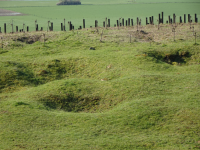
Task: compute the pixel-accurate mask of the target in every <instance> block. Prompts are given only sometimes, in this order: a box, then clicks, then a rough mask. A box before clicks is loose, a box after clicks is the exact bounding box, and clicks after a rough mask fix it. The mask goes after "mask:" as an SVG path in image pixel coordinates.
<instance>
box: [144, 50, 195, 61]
mask: <svg viewBox="0 0 200 150" xmlns="http://www.w3.org/2000/svg"><path fill="white" fill-rule="evenodd" d="M147 54H148V56H150V57H154V58H156V59H157V60H160V61H163V62H166V63H168V64H172V65H177V64H185V63H187V59H188V58H190V57H191V56H192V55H191V54H190V52H188V51H179V50H175V51H172V52H169V53H163V52H159V51H148V52H147Z"/></svg>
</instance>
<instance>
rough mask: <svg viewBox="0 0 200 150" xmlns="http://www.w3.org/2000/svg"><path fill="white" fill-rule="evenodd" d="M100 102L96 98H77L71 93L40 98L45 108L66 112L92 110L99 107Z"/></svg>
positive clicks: (98, 98)
mask: <svg viewBox="0 0 200 150" xmlns="http://www.w3.org/2000/svg"><path fill="white" fill-rule="evenodd" d="M100 100H101V98H100V97H98V96H91V97H89V96H85V97H81V96H77V95H74V94H73V93H66V94H52V95H51V94H50V95H48V96H45V97H42V98H40V100H39V101H40V102H42V103H43V104H44V105H45V106H46V107H48V108H51V109H60V110H64V111H68V112H80V111H88V110H90V109H94V108H95V106H97V105H99V101H100Z"/></svg>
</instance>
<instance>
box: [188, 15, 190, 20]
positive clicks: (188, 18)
mask: <svg viewBox="0 0 200 150" xmlns="http://www.w3.org/2000/svg"><path fill="white" fill-rule="evenodd" d="M188 22H190V14H188Z"/></svg>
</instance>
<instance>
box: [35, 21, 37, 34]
mask: <svg viewBox="0 0 200 150" xmlns="http://www.w3.org/2000/svg"><path fill="white" fill-rule="evenodd" d="M36 23H37V20H35V31H37V26H36Z"/></svg>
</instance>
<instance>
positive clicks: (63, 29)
mask: <svg viewBox="0 0 200 150" xmlns="http://www.w3.org/2000/svg"><path fill="white" fill-rule="evenodd" d="M63 30H64V31H66V30H65V18H64V27H63Z"/></svg>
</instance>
